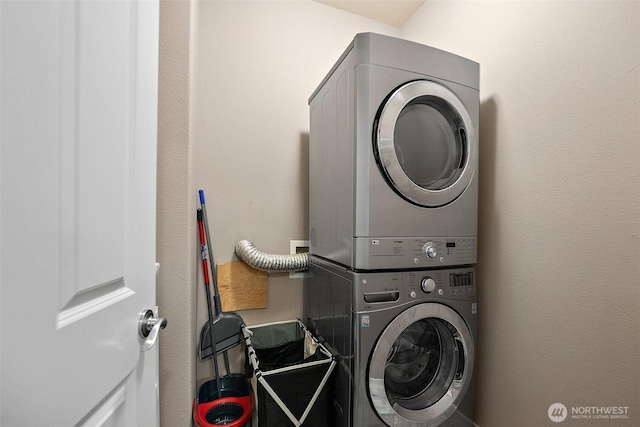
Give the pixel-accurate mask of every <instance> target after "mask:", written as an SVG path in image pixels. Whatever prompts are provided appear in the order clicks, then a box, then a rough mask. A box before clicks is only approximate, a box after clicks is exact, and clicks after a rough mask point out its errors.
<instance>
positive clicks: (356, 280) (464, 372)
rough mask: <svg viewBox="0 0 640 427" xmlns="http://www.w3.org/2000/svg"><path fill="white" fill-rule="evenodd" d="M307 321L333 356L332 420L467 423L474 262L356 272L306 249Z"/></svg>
mask: <svg viewBox="0 0 640 427" xmlns="http://www.w3.org/2000/svg"><path fill="white" fill-rule="evenodd" d="M304 292H305V305H304V319H305V321H306V323H307V325H308V327H309V329H310V330H311V331H312V332H313V333H314V335H316V336H317V337H319V339H320V340H321V341H322V342H323V343H324V344H325V345H326V346H327V348H329V349H330V350H331V351H332V352H333V353H334V354H335V355H336V356H337V359H338V361H339V364H338V366H337V369H336V374H335V377H334V380H335V382H334V384H333V393H332V395H333V397H334V402H333V405H331V406H332V408H333V410H334V414H333V420H332V423H331V425H332V426H342V427H363V426H367V427H371V426H403V427H416V426H422V427H435V426H450V427H454V426H455V427H471V426H473V425H474V424H473V422H472V419H473V395H474V382H475V379H474V359H475V356H474V355H475V342H476V330H477V324H476V323H477V321H476V312H477V300H476V284H475V278H474V269H473V268H472V267H462V268H450V269H440V270H410V271H409V270H404V271H386V272H354V271H353V270H350V269H348V268H346V267H343V266H340V265H337V264H335V263H332V262H328V261H326V260H323V259H321V258H318V257H315V256H311V257H310V267H309V274H308V277H307V278H306V279H305V290H304Z"/></svg>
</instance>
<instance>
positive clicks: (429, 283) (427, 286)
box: [420, 276, 436, 294]
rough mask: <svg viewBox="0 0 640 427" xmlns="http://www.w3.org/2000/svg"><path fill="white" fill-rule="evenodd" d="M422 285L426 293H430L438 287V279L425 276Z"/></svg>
mask: <svg viewBox="0 0 640 427" xmlns="http://www.w3.org/2000/svg"><path fill="white" fill-rule="evenodd" d="M420 287H421V288H422V290H423V291H424V292H425V293H427V294H430V293H431V292H433V290H434V289H435V288H436V281H435V280H433V279H432V278H431V277H428V276H425V277H423V278H422V280H421V281H420Z"/></svg>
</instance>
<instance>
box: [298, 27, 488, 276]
mask: <svg viewBox="0 0 640 427" xmlns="http://www.w3.org/2000/svg"><path fill="white" fill-rule="evenodd" d="M478 87H479V65H478V64H477V63H475V62H473V61H470V60H467V59H464V58H462V57H459V56H456V55H453V54H451V53H447V52H444V51H441V50H438V49H434V48H431V47H428V46H424V45H420V44H417V43H413V42H409V41H406V40H400V39H397V38H393V37H387V36H383V35H379V34H373V33H363V34H358V35H357V36H356V37H355V39H354V40H353V42H352V43H351V45H350V46H349V47H348V48H347V50H346V51H345V52H344V54H343V55H342V56H341V57H340V59H339V60H338V62H337V63H336V64H335V66H334V67H333V68H332V69H331V71H330V72H329V74H328V75H327V77H326V78H325V79H324V80H323V81H322V83H321V84H320V86H319V87H318V89H316V91H315V92H314V93H313V94H312V95H311V97H310V99H309V106H310V139H309V196H310V199H309V222H310V223H309V228H310V232H309V234H310V252H311V253H312V254H314V255H318V256H321V257H324V258H326V259H329V260H332V261H334V262H337V263H340V264H343V265H345V266H349V267H352V268H354V269H363V270H372V269H387V268H424V267H427V268H433V267H443V266H450V265H464V264H473V263H475V262H476V237H477V206H478V183H477V164H478V110H479V91H478Z"/></svg>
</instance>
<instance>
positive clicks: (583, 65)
mask: <svg viewBox="0 0 640 427" xmlns="http://www.w3.org/2000/svg"><path fill="white" fill-rule="evenodd" d="M638 22H640V3H638V2H427V3H425V5H424V6H423V7H422V8H421V9H419V10H418V11H417V12H416V13H415V14H414V15H413V17H412V18H411V20H410V21H409V22H407V23H406V24H405V25H404V26H403V27H402V29H401V31H402V36H403V37H405V38H409V39H412V40H415V41H418V42H422V43H425V44H429V45H432V46H435V47H438V48H441V49H444V50H448V51H451V52H455V53H457V54H459V55H462V56H466V57H468V58H471V59H473V60H475V61H477V62H479V63H480V70H481V83H480V91H481V108H480V116H481V123H480V127H481V129H480V144H481V148H480V168H481V169H480V223H479V227H480V228H479V241H480V243H479V256H478V276H479V279H478V280H479V285H478V289H479V291H478V292H479V321H480V325H479V333H480V350H479V354H480V355H479V363H478V373H479V384H478V390H477V393H476V396H477V405H476V410H477V418H476V421H477V422H478V424H479V425H480V426H482V427H512V426H544V425H558V424H555V423H552V422H551V421H550V420H549V418H548V417H547V409H548V407H549V405H551V404H552V403H555V402H560V403H563V404H564V405H565V406H566V407H567V408H568V410H569V411H571V407H572V406H575V407H582V406H629V407H630V408H629V417H630V418H629V419H628V420H612V419H609V420H606V419H600V420H590V421H589V420H577V419H571V418H569V419H567V420H566V421H565V422H563V423H562V424H561V425H566V426H584V425H597V426H637V425H639V424H640V387H639V386H638V384H639V383H640V369H639V368H638V356H639V355H640V336H639V333H638V330H639V328H638V327H639V326H640V314H639V313H640V297H639V295H640V292H639V285H640V137H639V135H640V26H638Z"/></svg>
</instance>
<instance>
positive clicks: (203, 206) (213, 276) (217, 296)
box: [198, 190, 222, 314]
mask: <svg viewBox="0 0 640 427" xmlns="http://www.w3.org/2000/svg"><path fill="white" fill-rule="evenodd" d="M198 194H199V195H200V206H201V209H202V219H203V222H204V232H205V234H206V237H207V243H209V245H210V244H211V235H210V234H209V221H208V220H207V205H206V204H205V202H204V190H199V191H198ZM211 251H212V248H211V247H209V265H210V266H211V280H212V282H213V303H214V304H215V307H216V314H220V313H222V304H221V303H220V293H219V292H218V271H217V270H216V265H215V262H214V261H213V253H212V252H211Z"/></svg>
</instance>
